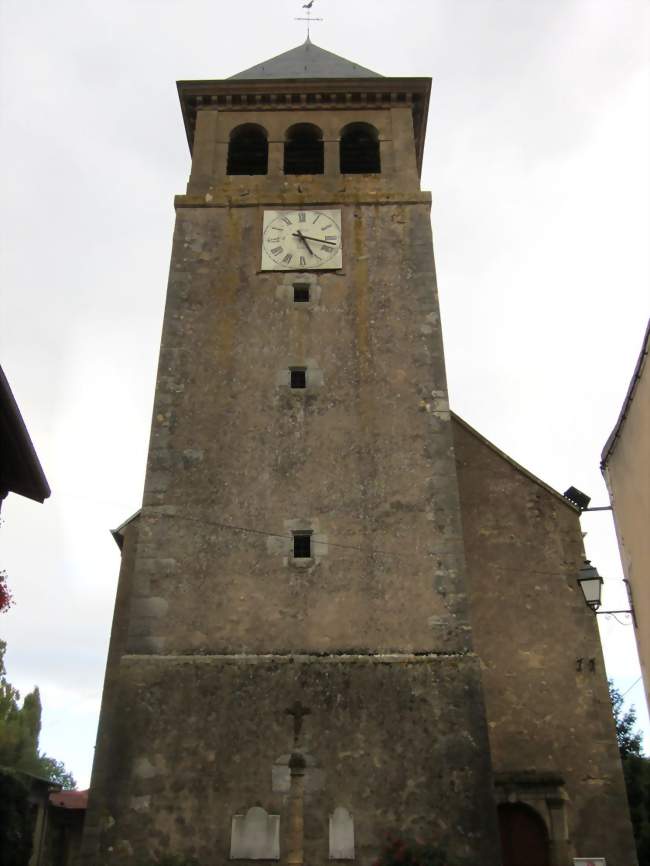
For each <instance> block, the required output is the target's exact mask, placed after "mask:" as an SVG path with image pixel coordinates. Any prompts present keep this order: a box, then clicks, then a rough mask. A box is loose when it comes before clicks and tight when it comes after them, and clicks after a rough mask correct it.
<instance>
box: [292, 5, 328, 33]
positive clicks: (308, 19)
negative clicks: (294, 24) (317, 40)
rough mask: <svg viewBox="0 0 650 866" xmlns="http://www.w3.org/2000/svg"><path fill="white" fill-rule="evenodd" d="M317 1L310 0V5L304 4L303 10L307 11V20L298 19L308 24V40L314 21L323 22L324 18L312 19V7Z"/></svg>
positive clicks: (297, 19)
mask: <svg viewBox="0 0 650 866" xmlns="http://www.w3.org/2000/svg"><path fill="white" fill-rule="evenodd" d="M314 3H315V0H309V3H303V6H302V8H303V9H306V10H307V17H306V18H296V19H295V20H296V21H306V22H307V39H309V29H310V27H311V22H312V21H322V20H323V19H322V18H312V17H311V7H312V6H313V5H314Z"/></svg>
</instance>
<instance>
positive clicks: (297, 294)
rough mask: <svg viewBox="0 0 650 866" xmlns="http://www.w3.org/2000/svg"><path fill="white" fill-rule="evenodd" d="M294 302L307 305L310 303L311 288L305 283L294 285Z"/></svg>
mask: <svg viewBox="0 0 650 866" xmlns="http://www.w3.org/2000/svg"><path fill="white" fill-rule="evenodd" d="M293 301H294V303H295V304H306V303H308V302H309V286H308V285H306V284H304V283H294V285H293Z"/></svg>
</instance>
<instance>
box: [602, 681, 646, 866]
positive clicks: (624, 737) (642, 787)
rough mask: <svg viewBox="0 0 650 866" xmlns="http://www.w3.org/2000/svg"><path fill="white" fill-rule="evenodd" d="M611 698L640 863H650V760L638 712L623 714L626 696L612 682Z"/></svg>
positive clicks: (629, 711) (610, 688)
mask: <svg viewBox="0 0 650 866" xmlns="http://www.w3.org/2000/svg"><path fill="white" fill-rule="evenodd" d="M609 695H610V699H611V701H612V712H613V713H614V722H615V724H616V738H617V740H618V750H619V753H620V756H621V763H622V765H623V776H624V778H625V788H626V790H627V800H628V804H629V806H630V817H631V819H632V828H633V830H634V839H635V842H636V849H637V856H638V858H639V863H650V758H646V757H645V756H644V754H643V748H642V737H641V733H640V732H639V731H635V727H636V710H635V709H634V707H630V709H629V710H627V711H626V712H624V711H623V696H622V695H621V693H620V692H619V690H618V689H616V688H614V686H613V684H612V682H611V681H610V683H609Z"/></svg>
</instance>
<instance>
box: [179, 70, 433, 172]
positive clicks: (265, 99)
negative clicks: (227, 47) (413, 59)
mask: <svg viewBox="0 0 650 866" xmlns="http://www.w3.org/2000/svg"><path fill="white" fill-rule="evenodd" d="M176 87H177V89H178V98H179V100H180V103H181V111H182V114H183V123H184V125H185V133H186V135H187V142H188V144H189V148H190V153H192V151H193V149H194V131H195V128H196V116H197V113H198V112H199V111H202V110H203V111H205V110H207V111H219V110H221V111H241V112H247V111H257V112H259V111H278V110H281V111H301V112H305V111H322V110H323V109H346V108H354V109H364V110H372V109H381V108H384V109H385V108H391V107H395V106H401V107H407V106H408V107H409V108H410V109H411V113H412V115H413V131H414V134H415V147H416V156H417V164H418V171H420V172H421V171H422V157H423V153H424V141H425V137H426V129H427V117H428V113H429V98H430V94H431V78H421V77H418V78H309V79H305V78H285V79H278V78H274V79H262V78H260V79H233V78H228V79H222V80H217V81H178V82H176Z"/></svg>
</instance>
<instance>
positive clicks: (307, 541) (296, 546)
mask: <svg viewBox="0 0 650 866" xmlns="http://www.w3.org/2000/svg"><path fill="white" fill-rule="evenodd" d="M293 558H294V559H311V532H294V533H293Z"/></svg>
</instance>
